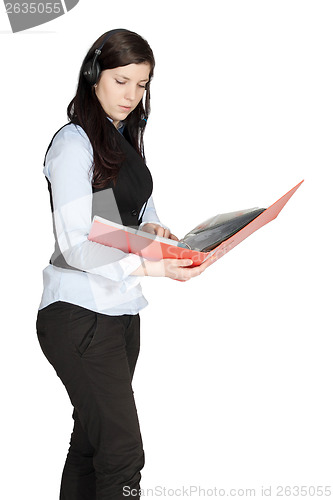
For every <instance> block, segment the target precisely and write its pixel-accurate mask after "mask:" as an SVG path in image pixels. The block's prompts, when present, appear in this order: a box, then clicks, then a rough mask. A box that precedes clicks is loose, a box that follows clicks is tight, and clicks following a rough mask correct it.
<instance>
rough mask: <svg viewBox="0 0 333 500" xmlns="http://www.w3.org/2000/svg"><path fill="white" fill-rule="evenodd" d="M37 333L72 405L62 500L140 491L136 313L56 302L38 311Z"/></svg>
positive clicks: (99, 499)
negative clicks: (135, 388) (134, 384)
mask: <svg viewBox="0 0 333 500" xmlns="http://www.w3.org/2000/svg"><path fill="white" fill-rule="evenodd" d="M37 336H38V340H39V343H40V346H41V348H42V350H43V352H44V354H45V356H46V358H47V359H48V360H49V362H50V363H51V364H52V366H53V367H54V369H55V370H56V372H57V375H58V376H59V378H60V379H61V381H62V382H63V384H64V385H65V387H66V390H67V392H68V395H69V397H70V400H71V402H72V404H73V407H74V411H73V418H74V428H73V432H72V435H71V439H70V447H69V451H68V455H67V459H66V462H65V466H64V470H63V474H62V480H61V487H60V500H111V499H112V500H113V499H114V500H118V499H122V500H123V499H124V498H126V495H123V493H124V492H127V496H128V491H129V489H130V490H131V492H132V493H135V491H134V490H136V491H139V488H140V485H139V482H140V479H141V474H140V470H141V469H142V467H143V466H144V451H143V447H142V439H141V433H140V428H139V422H138V417H137V411H136V406H135V402H134V397H133V390H132V384H131V382H132V378H133V373H134V369H135V365H136V361H137V358H138V354H139V349H140V317H139V314H137V315H127V314H126V315H123V316H108V315H105V314H99V313H96V312H93V311H90V310H88V309H85V308H83V307H79V306H76V305H73V304H69V303H67V302H55V303H53V304H50V305H49V306H47V307H45V308H44V309H42V310H40V311H39V312H38V316H37ZM125 487H126V488H125ZM123 488H125V489H124V490H123ZM133 496H135V495H133V494H131V498H133ZM137 496H139V495H137Z"/></svg>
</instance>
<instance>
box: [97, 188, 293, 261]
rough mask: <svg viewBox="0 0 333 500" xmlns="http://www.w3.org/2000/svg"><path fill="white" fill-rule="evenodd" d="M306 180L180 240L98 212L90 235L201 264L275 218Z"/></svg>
mask: <svg viewBox="0 0 333 500" xmlns="http://www.w3.org/2000/svg"><path fill="white" fill-rule="evenodd" d="M302 182H303V181H301V182H300V183H299V184H297V186H295V187H294V188H293V189H291V190H290V191H288V193H286V194H285V195H284V196H282V197H281V198H280V199H279V200H278V201H276V202H275V203H273V205H271V206H270V207H268V208H266V209H265V208H253V209H247V210H240V211H238V212H232V213H229V214H219V215H217V216H215V217H211V218H210V219H208V220H206V221H204V222H203V223H201V224H199V225H198V226H196V227H195V228H194V229H192V230H191V231H189V232H188V233H187V234H186V235H185V236H184V238H182V239H181V240H180V241H175V240H171V239H168V238H163V237H161V236H156V235H153V234H150V233H146V232H145V231H142V230H138V229H133V228H131V227H127V226H122V225H121V224H117V223H115V222H112V221H108V220H106V219H103V218H102V217H99V216H95V217H94V219H93V222H92V225H91V229H90V233H89V235H88V239H89V240H90V241H94V242H96V243H100V244H102V245H107V246H109V247H115V248H118V249H119V250H122V251H123V252H126V253H135V254H137V255H140V256H141V257H143V258H145V259H148V260H160V259H167V258H169V259H191V260H192V261H193V266H198V265H200V264H201V263H202V262H204V261H205V260H206V259H208V258H209V257H210V256H212V255H214V254H215V255H216V257H217V258H220V257H222V256H223V255H225V254H226V253H227V252H229V251H230V250H232V249H233V248H234V247H235V246H236V245H238V244H239V243H240V242H241V241H243V240H244V239H245V238H247V237H248V236H250V234H252V233H254V232H255V231H257V229H260V228H261V227H262V226H264V225H265V224H267V223H268V222H270V221H271V220H273V219H275V218H276V217H277V216H278V214H279V213H280V211H281V210H282V208H283V207H284V206H285V204H286V203H287V202H288V200H289V199H290V198H291V197H292V195H293V194H294V193H295V191H296V190H297V189H298V188H299V187H300V185H301V184H302Z"/></svg>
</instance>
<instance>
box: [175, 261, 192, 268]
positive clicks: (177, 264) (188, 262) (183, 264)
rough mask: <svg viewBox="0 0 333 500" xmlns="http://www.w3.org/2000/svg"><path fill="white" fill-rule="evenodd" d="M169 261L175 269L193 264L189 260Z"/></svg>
mask: <svg viewBox="0 0 333 500" xmlns="http://www.w3.org/2000/svg"><path fill="white" fill-rule="evenodd" d="M170 261H171V264H173V265H174V266H175V267H188V266H192V264H193V260H191V259H170Z"/></svg>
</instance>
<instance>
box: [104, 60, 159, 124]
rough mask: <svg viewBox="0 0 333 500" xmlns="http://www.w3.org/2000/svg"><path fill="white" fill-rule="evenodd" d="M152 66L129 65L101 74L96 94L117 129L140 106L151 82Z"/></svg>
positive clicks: (142, 64)
mask: <svg viewBox="0 0 333 500" xmlns="http://www.w3.org/2000/svg"><path fill="white" fill-rule="evenodd" d="M149 72H150V64H149V63H141V64H128V65H127V66H120V67H119V68H113V69H105V70H104V71H102V73H101V77H100V79H99V81H98V83H97V84H96V85H95V92H96V95H97V98H98V100H99V102H100V103H101V105H102V107H103V109H104V111H105V112H106V114H107V115H108V116H109V117H110V118H112V120H113V124H114V125H115V127H117V126H118V124H119V122H120V121H121V120H124V119H125V118H126V117H127V116H128V115H129V114H130V112H131V111H133V109H135V108H136V106H137V105H138V104H139V102H140V101H141V99H142V96H143V94H144V91H145V84H146V83H147V82H148V81H149Z"/></svg>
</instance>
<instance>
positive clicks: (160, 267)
mask: <svg viewBox="0 0 333 500" xmlns="http://www.w3.org/2000/svg"><path fill="white" fill-rule="evenodd" d="M216 260H217V257H216V255H212V256H211V257H209V258H208V259H207V260H206V261H205V262H203V263H202V264H200V266H196V267H188V266H191V265H192V263H193V262H192V261H191V260H190V259H162V260H158V261H152V260H146V261H145V262H144V263H143V264H141V266H140V267H139V268H138V269H136V270H135V271H134V272H133V273H132V275H134V276H155V277H161V276H164V277H166V278H171V279H174V280H178V281H188V280H189V279H191V278H194V277H195V276H199V275H200V274H201V273H202V272H203V271H204V270H205V269H207V267H209V266H210V265H211V264H213V262H215V261H216Z"/></svg>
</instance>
